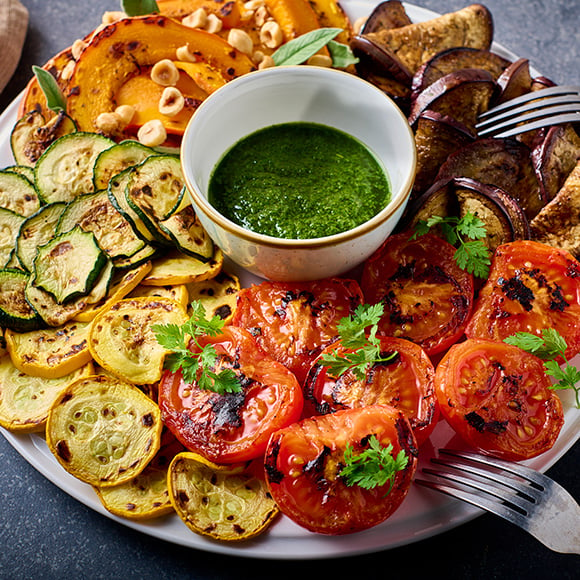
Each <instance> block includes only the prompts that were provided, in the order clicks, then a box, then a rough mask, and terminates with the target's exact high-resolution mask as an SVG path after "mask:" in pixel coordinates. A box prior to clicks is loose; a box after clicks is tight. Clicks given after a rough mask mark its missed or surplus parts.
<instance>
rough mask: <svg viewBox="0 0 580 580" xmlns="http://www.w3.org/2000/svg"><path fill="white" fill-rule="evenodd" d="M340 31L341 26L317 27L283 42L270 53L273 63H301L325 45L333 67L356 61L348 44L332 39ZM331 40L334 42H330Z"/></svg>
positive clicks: (278, 64) (284, 64)
mask: <svg viewBox="0 0 580 580" xmlns="http://www.w3.org/2000/svg"><path fill="white" fill-rule="evenodd" d="M341 32H342V28H318V29H316V30H311V31H310V32H307V33H306V34H301V35H300V36H298V37H296V38H293V39H292V40H289V41H288V42H286V43H285V44H283V45H282V46H281V47H280V48H279V49H278V50H276V52H274V54H272V58H273V59H274V63H275V64H276V66H287V65H297V64H302V63H303V62H306V61H307V60H308V59H309V58H310V57H311V56H313V55H314V54H316V53H317V52H318V51H319V50H320V49H322V48H324V47H325V46H328V49H329V51H330V54H331V56H332V64H333V66H335V67H338V68H344V67H346V66H348V65H349V64H353V63H356V62H358V59H356V58H355V57H354V55H353V54H352V51H351V50H350V47H349V46H347V45H346V44H340V43H338V42H334V41H333V39H334V38H335V37H336V36H338V35H339V34H340V33H341ZM331 42H334V43H333V44H330V43H331Z"/></svg>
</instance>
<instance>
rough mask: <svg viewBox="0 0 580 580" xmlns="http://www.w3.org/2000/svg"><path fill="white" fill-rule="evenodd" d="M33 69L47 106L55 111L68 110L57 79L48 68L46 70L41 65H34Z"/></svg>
mask: <svg viewBox="0 0 580 580" xmlns="http://www.w3.org/2000/svg"><path fill="white" fill-rule="evenodd" d="M32 71H33V72H34V75H35V76H36V80H37V81H38V85H39V86H40V89H41V90H42V92H43V94H44V98H45V99H46V106H47V107H48V108H49V109H50V110H51V111H54V112H55V113H58V112H59V111H66V99H65V98H64V95H63V94H62V91H61V90H60V87H59V86H58V83H57V82H56V79H55V78H54V77H53V76H52V75H51V74H50V73H49V72H48V71H47V70H44V69H43V68H40V67H39V66H33V67H32Z"/></svg>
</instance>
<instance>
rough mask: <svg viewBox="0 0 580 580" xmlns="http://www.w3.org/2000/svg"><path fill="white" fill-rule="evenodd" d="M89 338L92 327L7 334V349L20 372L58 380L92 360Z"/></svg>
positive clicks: (77, 324) (74, 324)
mask: <svg viewBox="0 0 580 580" xmlns="http://www.w3.org/2000/svg"><path fill="white" fill-rule="evenodd" d="M88 336H89V325H88V323H82V322H68V323H67V324H65V325H64V326H60V327H58V328H54V327H53V328H44V329H40V330H33V331H31V332H23V333H18V332H13V331H12V330H7V331H6V346H7V348H8V352H9V353H10V357H11V358H12V363H13V364H14V366H15V367H16V368H17V369H18V370H20V371H22V372H23V373H26V374H28V375H33V376H36V377H44V378H47V379H55V378H58V377H64V376H65V375H68V374H70V373H71V372H72V371H74V370H76V369H78V368H80V367H82V366H83V365H85V364H87V363H88V362H89V361H90V360H91V359H92V356H91V353H90V351H89V346H88V342H87V339H88Z"/></svg>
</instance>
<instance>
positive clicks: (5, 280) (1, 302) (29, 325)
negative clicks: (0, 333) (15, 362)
mask: <svg viewBox="0 0 580 580" xmlns="http://www.w3.org/2000/svg"><path fill="white" fill-rule="evenodd" d="M29 278H30V276H29V274H27V273H26V272H23V271H22V270H16V269H13V268H4V269H2V270H0V328H8V329H12V330H16V331H18V332H26V331H28V330H34V329H37V328H40V327H41V326H43V323H42V320H41V318H40V317H39V316H38V314H37V313H36V311H35V310H34V309H33V308H32V307H31V306H30V304H29V303H28V301H27V300H26V286H27V284H28V282H29Z"/></svg>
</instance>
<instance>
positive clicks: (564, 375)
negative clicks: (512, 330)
mask: <svg viewBox="0 0 580 580" xmlns="http://www.w3.org/2000/svg"><path fill="white" fill-rule="evenodd" d="M504 342H507V343H508V344H511V345H513V346H517V347H518V348H521V349H522V350H525V351H526V352H529V353H531V354H533V355H535V356H537V357H538V358H541V359H542V360H544V361H545V362H544V368H545V371H546V374H547V375H550V376H551V377H553V378H554V380H555V381H556V382H555V383H554V384H553V385H552V389H554V390H564V389H574V391H575V394H576V406H577V407H578V408H580V387H577V386H576V384H577V383H578V382H579V381H580V370H578V369H577V368H576V367H575V366H573V365H571V364H570V363H569V362H568V360H567V359H566V355H565V353H566V348H567V347H568V345H567V344H566V339H565V338H564V337H563V336H562V335H561V334H560V333H559V332H558V331H557V330H556V329H555V328H544V329H542V333H541V336H538V335H536V334H532V333H530V332H516V334H512V335H511V336H508V337H507V338H505V339H504ZM558 356H560V357H562V359H563V360H564V365H563V366H560V364H558V361H557V360H556V358H557V357H558Z"/></svg>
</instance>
